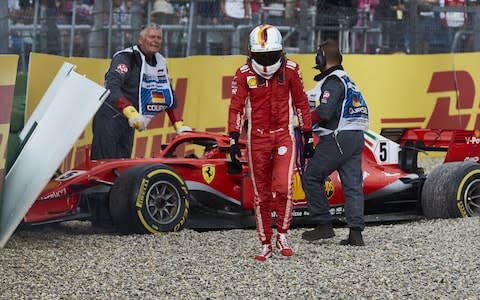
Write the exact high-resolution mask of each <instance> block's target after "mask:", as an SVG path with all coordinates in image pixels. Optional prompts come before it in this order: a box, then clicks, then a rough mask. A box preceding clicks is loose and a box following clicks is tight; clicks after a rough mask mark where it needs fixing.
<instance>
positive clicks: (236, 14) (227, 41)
mask: <svg viewBox="0 0 480 300" xmlns="http://www.w3.org/2000/svg"><path fill="white" fill-rule="evenodd" d="M220 5H221V10H222V14H223V15H224V16H225V17H224V19H223V21H224V24H232V25H233V26H234V27H235V28H237V27H238V26H239V25H247V24H249V23H250V19H251V16H252V15H251V9H250V0H221V2H220ZM248 34H249V31H248V30H243V31H241V32H240V43H241V44H240V45H239V47H240V53H242V54H246V53H247V43H248ZM223 41H224V44H223V52H224V54H232V32H225V34H224V40H223Z"/></svg>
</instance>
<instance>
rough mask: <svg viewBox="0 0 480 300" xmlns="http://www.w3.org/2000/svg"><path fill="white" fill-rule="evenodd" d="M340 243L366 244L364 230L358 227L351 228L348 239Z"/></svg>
mask: <svg viewBox="0 0 480 300" xmlns="http://www.w3.org/2000/svg"><path fill="white" fill-rule="evenodd" d="M340 245H351V246H365V243H364V242H363V237H362V230H361V229H360V228H356V227H352V228H350V233H349V234H348V238H347V239H346V240H341V241H340Z"/></svg>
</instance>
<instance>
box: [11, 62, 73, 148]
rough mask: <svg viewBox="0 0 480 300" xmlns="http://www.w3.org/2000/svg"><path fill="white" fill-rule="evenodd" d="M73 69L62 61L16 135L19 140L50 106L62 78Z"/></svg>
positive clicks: (22, 138)
mask: <svg viewBox="0 0 480 300" xmlns="http://www.w3.org/2000/svg"><path fill="white" fill-rule="evenodd" d="M74 69H75V66H74V65H72V64H70V63H67V62H65V63H63V65H62V67H61V68H60V70H58V72H57V75H55V78H53V81H52V83H50V85H49V86H48V89H47V91H46V92H45V94H44V95H43V97H42V99H40V102H39V103H38V105H37V107H35V111H34V112H33V113H32V115H31V116H30V118H29V119H28V120H27V122H26V123H25V125H24V126H23V129H22V131H21V132H20V134H19V135H18V136H19V137H20V140H22V141H23V140H24V139H25V137H26V136H27V134H28V132H29V131H30V129H31V128H32V126H33V124H34V123H35V122H38V120H39V119H40V118H41V117H42V116H43V114H44V113H45V111H46V110H47V108H48V107H49V106H50V103H51V102H52V101H53V99H54V98H55V94H56V93H57V92H58V89H59V88H60V87H61V85H62V83H63V80H64V79H65V77H67V76H68V74H69V73H70V72H71V71H73V70H74Z"/></svg>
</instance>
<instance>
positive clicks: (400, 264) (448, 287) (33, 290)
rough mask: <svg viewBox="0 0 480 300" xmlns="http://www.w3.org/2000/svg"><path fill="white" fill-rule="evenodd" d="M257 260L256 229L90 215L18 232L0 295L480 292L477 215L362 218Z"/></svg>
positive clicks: (3, 267) (4, 262)
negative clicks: (122, 222) (104, 227)
mask: <svg viewBox="0 0 480 300" xmlns="http://www.w3.org/2000/svg"><path fill="white" fill-rule="evenodd" d="M303 230H304V229H293V230H291V232H290V242H291V244H292V246H293V247H294V250H295V255H294V256H293V257H290V258H284V257H281V256H280V255H279V253H278V251H275V253H274V256H273V257H272V258H271V259H269V260H268V261H266V262H264V263H261V262H256V261H255V260H254V259H253V256H254V255H255V254H256V253H257V251H258V249H259V247H258V241H257V237H256V232H255V230H253V229H252V230H229V231H213V232H202V233H200V232H196V231H193V230H183V231H181V232H179V233H172V234H164V235H157V236H153V235H132V236H120V235H116V234H114V233H108V232H102V231H98V230H96V229H94V228H92V227H91V226H90V223H88V222H69V223H64V224H62V225H59V226H58V225H57V226H54V227H47V228H42V229H31V230H21V231H17V232H16V233H15V234H14V235H13V237H12V238H11V240H10V241H9V242H8V243H7V246H6V247H5V248H4V249H0V297H1V298H2V299H73V298H75V299H92V298H95V299H98V298H102V299H105V298H108V299H131V298H135V299H166V298H167V299H193V298H194V299H209V298H210V299H224V298H229V299H252V298H255V299H261V298H274V299H285V298H291V299H297V298H298V299H306V298H309V299H311V298H329V299H331V298H334V299H352V298H369V299H398V298H409V299H421V298H428V299H479V295H480V284H479V279H480V266H479V265H480V251H479V249H480V218H478V217H475V218H469V219H450V220H424V221H417V222H411V223H403V224H395V225H380V226H368V227H367V228H366V230H365V232H364V233H365V234H364V237H365V243H366V246H365V247H352V246H340V245H338V242H339V241H340V240H341V239H342V238H344V237H345V236H346V235H347V233H348V231H347V229H346V228H336V233H337V236H336V237H334V238H333V239H330V240H327V241H322V242H316V243H307V242H304V241H302V240H301V238H300V235H301V233H302V232H303Z"/></svg>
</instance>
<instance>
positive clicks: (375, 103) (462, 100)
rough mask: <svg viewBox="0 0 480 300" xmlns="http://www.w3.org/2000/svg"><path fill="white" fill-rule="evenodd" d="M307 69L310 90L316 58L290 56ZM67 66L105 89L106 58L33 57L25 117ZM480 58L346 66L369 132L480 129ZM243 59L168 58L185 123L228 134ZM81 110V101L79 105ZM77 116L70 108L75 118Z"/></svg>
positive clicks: (168, 130)
mask: <svg viewBox="0 0 480 300" xmlns="http://www.w3.org/2000/svg"><path fill="white" fill-rule="evenodd" d="M289 57H290V58H291V59H293V60H294V61H296V62H298V63H299V64H300V67H301V69H302V71H303V76H304V85H305V89H306V90H309V89H311V88H313V87H314V86H315V82H314V81H313V77H314V75H316V70H315V69H313V68H312V66H313V62H314V56H313V55H304V54H296V55H293V54H292V55H289ZM64 61H68V62H71V63H73V64H75V65H77V71H78V73H80V74H85V75H86V76H87V77H88V78H90V79H92V80H94V81H96V82H98V83H103V78H104V73H105V71H106V70H107V68H108V65H109V62H110V60H108V59H89V58H71V59H65V58H64V57H60V56H53V55H46V54H37V53H32V55H31V61H30V70H29V85H28V91H27V116H28V115H29V114H30V113H31V112H32V111H33V108H34V107H35V105H36V104H37V102H38V101H39V99H40V98H41V96H42V95H43V93H44V92H45V90H46V89H47V87H48V84H49V83H50V81H51V80H52V79H53V77H54V76H55V74H56V72H57V70H58V69H59V68H60V66H61V65H62V63H63V62H64ZM475 61H480V53H461V54H434V55H402V54H399V55H356V54H351V55H345V56H344V63H343V65H344V67H345V69H346V70H347V72H348V73H349V74H350V75H351V77H352V79H353V80H354V81H355V82H356V84H357V85H358V86H359V88H360V89H361V90H362V92H363V94H364V96H365V98H366V100H367V102H368V103H369V107H370V112H371V128H372V129H373V130H375V131H380V130H381V129H382V128H386V127H395V128H399V127H416V128H439V129H440V128H450V129H474V128H475V129H480V97H479V95H478V94H476V87H478V86H480V66H479V65H478V64H473V63H472V62H475ZM244 62H245V57H244V56H240V55H239V56H215V57H211V56H193V57H188V58H170V59H168V67H169V70H170V75H171V77H172V79H173V80H172V82H173V85H174V88H175V91H176V94H177V96H178V98H179V100H180V105H179V108H180V110H181V113H182V115H183V118H184V121H185V124H187V125H189V126H191V127H193V128H194V129H196V130H199V131H213V132H220V133H225V132H226V124H227V110H228V105H229V99H230V96H231V89H230V83H231V80H232V77H233V74H234V73H235V70H236V68H237V67H239V66H240V65H241V64H243V63H244ZM79 105H81V103H79ZM66 113H75V108H74V107H72V111H71V112H66ZM168 123H169V121H168V118H165V114H159V115H158V116H157V117H156V118H155V119H154V120H153V121H152V123H151V124H150V126H149V130H147V131H144V132H137V134H136V145H135V148H134V156H135V157H152V156H153V154H154V153H155V152H157V151H158V150H159V149H160V145H161V144H162V143H166V142H167V141H169V140H170V139H171V138H172V137H173V136H174V130H173V128H172V127H171V124H168ZM90 141H91V129H90V127H89V128H87V130H86V131H85V133H84V135H83V136H82V137H81V139H80V140H79V141H78V143H77V146H76V148H75V149H74V150H73V151H72V153H71V154H70V155H69V157H67V158H66V162H65V164H66V165H67V166H70V167H73V166H74V165H76V164H78V163H79V162H81V161H82V160H83V157H84V156H83V149H84V148H85V147H86V146H87V145H88V144H90Z"/></svg>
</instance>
